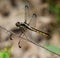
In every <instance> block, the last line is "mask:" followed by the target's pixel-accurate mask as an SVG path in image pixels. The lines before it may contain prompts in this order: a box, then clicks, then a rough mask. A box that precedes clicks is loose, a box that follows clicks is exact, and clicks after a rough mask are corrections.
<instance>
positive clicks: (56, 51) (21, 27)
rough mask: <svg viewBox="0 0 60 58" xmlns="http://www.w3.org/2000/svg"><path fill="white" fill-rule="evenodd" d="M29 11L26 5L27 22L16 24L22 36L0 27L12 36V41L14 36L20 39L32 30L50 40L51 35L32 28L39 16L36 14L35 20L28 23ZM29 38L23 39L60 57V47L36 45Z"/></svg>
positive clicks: (34, 15)
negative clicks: (32, 23)
mask: <svg viewBox="0 0 60 58" xmlns="http://www.w3.org/2000/svg"><path fill="white" fill-rule="evenodd" d="M27 9H29V7H28V5H25V21H24V22H23V23H21V22H16V24H15V25H16V27H17V28H19V30H21V34H20V36H17V35H16V34H15V33H14V32H13V31H9V30H7V29H6V28H4V27H2V26H0V28H2V29H4V30H6V31H7V32H8V33H10V34H11V35H10V39H11V40H12V35H16V36H17V37H18V38H20V37H21V35H22V34H24V35H25V34H26V33H25V31H26V30H31V31H33V32H36V33H38V34H41V35H43V36H44V37H47V38H49V34H47V33H45V32H43V31H40V30H38V29H36V28H34V27H31V26H30V22H31V21H32V19H34V20H35V19H36V17H37V15H36V14H35V13H34V14H33V15H32V17H33V18H32V19H31V20H30V22H28V23H27V16H28V12H29V11H28V10H27ZM25 36H26V35H25ZM21 38H22V37H21ZM27 38H28V39H27ZM27 38H26V39H25V38H22V39H24V40H28V41H29V42H31V43H33V44H35V45H37V46H39V47H42V48H43V49H46V50H47V51H49V52H51V53H54V54H56V55H58V56H60V48H59V47H56V46H54V45H51V44H46V45H45V46H42V45H40V44H38V43H36V42H35V41H33V40H31V39H30V38H29V37H28V36H27ZM19 44H20V41H19V42H18V45H19ZM19 47H20V48H21V46H20V45H19Z"/></svg>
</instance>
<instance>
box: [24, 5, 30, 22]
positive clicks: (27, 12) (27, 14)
mask: <svg viewBox="0 0 60 58" xmlns="http://www.w3.org/2000/svg"><path fill="white" fill-rule="evenodd" d="M29 18H30V14H29V5H25V23H28V21H29Z"/></svg>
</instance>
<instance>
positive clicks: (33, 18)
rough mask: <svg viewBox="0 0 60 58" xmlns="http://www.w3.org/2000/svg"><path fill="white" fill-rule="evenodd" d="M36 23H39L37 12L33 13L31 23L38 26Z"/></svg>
mask: <svg viewBox="0 0 60 58" xmlns="http://www.w3.org/2000/svg"><path fill="white" fill-rule="evenodd" d="M36 23H37V15H36V14H35V13H33V15H32V17H31V19H30V22H29V25H30V26H32V27H36Z"/></svg>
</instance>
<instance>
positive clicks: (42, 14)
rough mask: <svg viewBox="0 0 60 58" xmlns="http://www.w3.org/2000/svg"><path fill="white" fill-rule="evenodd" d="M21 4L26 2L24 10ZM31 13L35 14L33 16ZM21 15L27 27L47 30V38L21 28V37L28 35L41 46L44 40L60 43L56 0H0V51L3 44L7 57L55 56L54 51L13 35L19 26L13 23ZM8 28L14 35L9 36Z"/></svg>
mask: <svg viewBox="0 0 60 58" xmlns="http://www.w3.org/2000/svg"><path fill="white" fill-rule="evenodd" d="M25 5H27V6H28V8H27V9H26V10H25ZM25 12H26V14H25ZM33 14H36V15H37V16H36V17H33ZM25 19H26V21H27V23H30V24H29V25H30V26H31V27H34V28H36V29H38V30H40V31H43V32H45V33H47V34H49V38H45V37H44V36H43V35H40V34H38V33H36V32H33V31H29V30H27V31H24V33H25V35H27V36H24V34H23V35H22V37H23V38H25V39H28V38H29V39H30V40H32V41H35V42H36V43H37V44H41V45H43V46H44V45H45V44H47V43H48V44H53V45H55V46H57V47H60V0H0V26H1V27H3V28H1V27H0V51H2V50H4V48H6V49H7V50H8V51H9V52H10V54H11V57H10V58H59V56H58V55H55V54H54V53H51V52H49V51H47V50H45V49H43V48H41V47H39V46H37V45H35V44H33V43H31V42H29V41H28V40H25V39H23V38H22V37H17V36H20V33H21V31H22V30H21V29H17V27H16V23H17V22H21V23H23V22H24V21H25ZM4 28H5V29H7V30H8V31H7V30H5V29H4ZM9 31H12V32H14V33H15V35H12V36H11V33H10V32H9ZM10 36H11V37H10ZM10 39H12V40H10ZM19 46H21V48H19ZM11 48H12V49H11Z"/></svg>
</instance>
